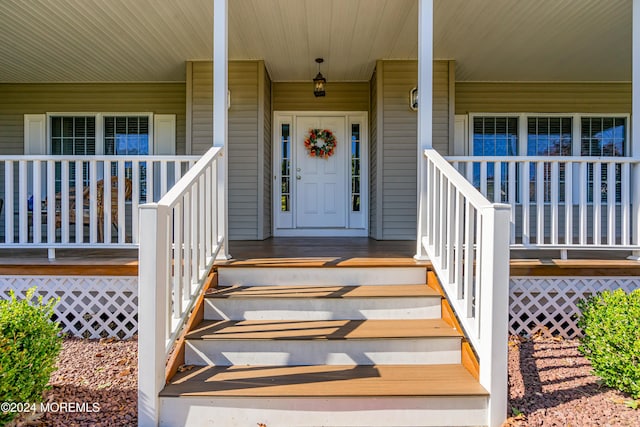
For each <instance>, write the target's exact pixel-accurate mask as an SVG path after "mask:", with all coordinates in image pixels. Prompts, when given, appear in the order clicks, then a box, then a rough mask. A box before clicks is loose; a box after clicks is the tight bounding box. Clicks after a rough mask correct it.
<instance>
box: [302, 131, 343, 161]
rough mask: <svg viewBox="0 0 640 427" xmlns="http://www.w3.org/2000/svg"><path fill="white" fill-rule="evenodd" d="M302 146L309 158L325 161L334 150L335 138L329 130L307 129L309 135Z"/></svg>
mask: <svg viewBox="0 0 640 427" xmlns="http://www.w3.org/2000/svg"><path fill="white" fill-rule="evenodd" d="M319 141H323V142H324V143H323V144H322V143H319ZM304 146H305V147H306V148H307V150H308V151H309V155H310V156H311V157H320V158H323V159H327V158H329V157H331V156H332V155H333V153H334V151H335V149H336V137H335V136H334V135H333V132H331V131H330V130H329V129H309V135H307V137H306V138H305V139H304Z"/></svg>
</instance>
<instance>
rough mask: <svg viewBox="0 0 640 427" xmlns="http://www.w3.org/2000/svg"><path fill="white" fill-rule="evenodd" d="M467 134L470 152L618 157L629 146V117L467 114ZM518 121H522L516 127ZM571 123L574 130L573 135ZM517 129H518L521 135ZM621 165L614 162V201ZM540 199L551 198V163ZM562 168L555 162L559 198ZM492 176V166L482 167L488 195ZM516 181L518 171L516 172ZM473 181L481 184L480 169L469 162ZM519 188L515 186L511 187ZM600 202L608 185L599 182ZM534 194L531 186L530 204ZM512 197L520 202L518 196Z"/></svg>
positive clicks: (505, 177) (504, 168)
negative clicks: (542, 197) (468, 124)
mask: <svg viewBox="0 0 640 427" xmlns="http://www.w3.org/2000/svg"><path fill="white" fill-rule="evenodd" d="M471 116H472V118H473V122H472V135H471V147H470V151H471V153H472V154H473V155H474V156H516V155H524V154H525V153H526V155H527V156H598V157H608V156H612V157H622V156H624V155H625V152H626V151H627V149H628V148H627V145H628V125H627V122H628V116H625V115H594V114H554V115H545V114H510V115H507V116H500V115H471ZM520 120H526V126H524V124H523V125H522V127H521V122H520ZM574 125H576V126H577V128H578V129H579V133H578V134H575V132H574ZM519 133H523V135H522V138H520V135H519ZM620 169H621V167H620V165H617V166H616V178H615V180H616V181H615V189H616V201H618V202H619V201H620V191H621V170H620ZM501 173H502V174H501V176H502V189H501V191H502V194H503V197H502V200H503V201H506V192H505V188H506V183H507V182H508V178H509V177H508V169H507V166H506V165H505V164H503V165H502V166H501ZM536 173H537V171H536V168H535V166H534V165H531V169H530V172H529V178H530V179H531V181H532V182H534V181H535V179H536ZM543 173H544V178H543V179H544V198H545V202H548V201H549V200H550V193H551V164H550V163H549V164H545V167H544V172H543ZM565 173H566V172H565V170H564V165H560V170H559V185H560V188H559V196H560V201H561V202H562V201H564V194H565V188H564V185H565ZM593 173H594V172H593V165H589V169H588V187H587V194H588V201H589V202H592V201H593V183H594V179H593ZM494 176H495V170H494V166H493V165H492V164H489V165H488V167H487V178H486V179H487V189H488V194H491V193H492V187H493V180H494ZM516 180H519V171H518V172H517V173H516ZM605 182H607V170H606V168H602V172H601V183H605ZM473 184H474V185H475V186H476V187H479V186H480V167H479V165H474V170H473ZM516 188H517V190H518V192H519V191H520V190H521V189H520V185H517V186H516ZM601 194H602V201H606V197H607V188H606V185H602V192H601ZM535 199H536V192H535V189H532V190H531V192H530V200H531V201H532V202H535ZM517 200H518V201H519V200H520V195H519V194H518V196H517Z"/></svg>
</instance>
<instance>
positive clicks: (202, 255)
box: [138, 147, 226, 425]
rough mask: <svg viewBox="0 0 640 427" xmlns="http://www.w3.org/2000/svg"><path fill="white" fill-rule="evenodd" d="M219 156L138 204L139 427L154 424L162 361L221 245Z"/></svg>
mask: <svg viewBox="0 0 640 427" xmlns="http://www.w3.org/2000/svg"><path fill="white" fill-rule="evenodd" d="M222 156H223V149H222V148H220V147H213V148H211V149H209V151H208V152H207V153H206V154H205V155H204V156H203V157H202V158H201V159H200V160H199V161H198V162H197V163H196V164H195V165H194V166H193V167H192V168H191V169H190V170H189V171H188V172H187V173H186V174H185V175H184V177H183V178H182V179H181V180H180V181H179V182H178V183H176V185H175V186H174V187H173V188H172V189H171V190H169V191H168V192H167V194H165V196H164V197H163V198H162V199H160V201H158V202H157V203H150V204H145V205H142V206H140V250H139V254H140V255H139V274H138V276H139V281H138V289H139V290H138V295H139V296H138V301H139V309H138V313H139V316H138V325H139V326H138V330H139V337H140V338H139V345H138V348H139V350H138V360H139V374H138V379H139V383H138V408H139V409H138V413H139V420H138V425H157V423H158V418H157V417H158V409H159V407H158V405H159V401H158V394H159V393H160V391H161V390H162V387H164V384H165V364H166V361H167V357H168V356H169V352H170V351H171V348H172V346H173V344H174V343H175V341H176V339H177V337H178V335H179V334H180V332H181V330H182V327H183V325H184V324H185V322H186V320H187V318H188V316H189V314H190V312H191V310H192V309H193V306H194V304H195V301H196V299H197V297H198V295H199V294H200V292H201V290H202V287H203V285H204V283H205V281H206V279H207V276H208V274H209V271H210V270H211V267H212V265H213V262H214V260H215V258H216V257H217V256H218V254H219V253H220V251H221V250H223V246H224V245H226V236H225V234H226V232H225V230H226V225H225V221H226V214H225V212H226V206H225V203H226V202H225V200H226V196H225V189H224V179H223V178H220V177H224V173H225V172H224V168H225V165H224V162H223V160H224V159H223V158H222ZM221 255H222V254H221ZM225 256H226V255H225Z"/></svg>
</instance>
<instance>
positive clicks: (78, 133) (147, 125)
mask: <svg viewBox="0 0 640 427" xmlns="http://www.w3.org/2000/svg"><path fill="white" fill-rule="evenodd" d="M49 125H50V150H51V154H53V155H68V156H81V155H96V154H106V155H116V156H127V155H128V156H137V155H148V154H150V153H151V141H152V133H151V129H152V115H151V114H126V115H123V114H119V113H103V114H88V115H82V114H77V115H69V114H60V115H57V114H51V115H50V122H49ZM82 167H83V172H82V177H83V185H85V186H86V185H88V184H89V165H88V163H86V162H85V163H83V166H82ZM60 169H61V167H60V165H59V164H58V165H56V174H55V176H56V178H55V179H56V192H59V191H60V189H61V185H62V182H61V170H60ZM117 173H118V172H117V165H116V164H112V165H111V174H112V175H113V176H115V175H117ZM69 175H70V182H69V185H70V186H71V187H73V186H75V176H76V173H75V163H73V162H72V163H70V164H69ZM125 177H126V178H129V179H131V178H132V164H131V162H127V163H125ZM140 181H141V182H140V184H141V186H140V188H141V194H140V196H141V200H144V199H145V194H144V192H145V190H146V188H147V186H146V185H144V184H145V182H146V164H145V163H141V165H140Z"/></svg>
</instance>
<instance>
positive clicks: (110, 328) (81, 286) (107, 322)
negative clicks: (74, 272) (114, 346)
mask: <svg viewBox="0 0 640 427" xmlns="http://www.w3.org/2000/svg"><path fill="white" fill-rule="evenodd" d="M34 286H35V287H37V289H38V290H37V295H42V296H43V300H44V301H47V300H49V299H50V298H57V297H60V302H59V303H58V305H57V306H56V308H55V312H56V316H57V319H56V320H57V321H59V322H60V324H61V325H62V328H63V330H64V332H67V333H68V334H70V335H73V336H78V337H84V338H102V337H119V338H130V337H131V336H133V335H134V334H135V333H137V331H138V278H137V277H122V276H95V277H94V276H63V277H61V276H0V298H7V299H8V298H9V291H10V290H11V289H13V290H14V291H15V293H16V295H18V296H24V295H25V294H26V292H27V290H28V289H29V288H32V287H34Z"/></svg>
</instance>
